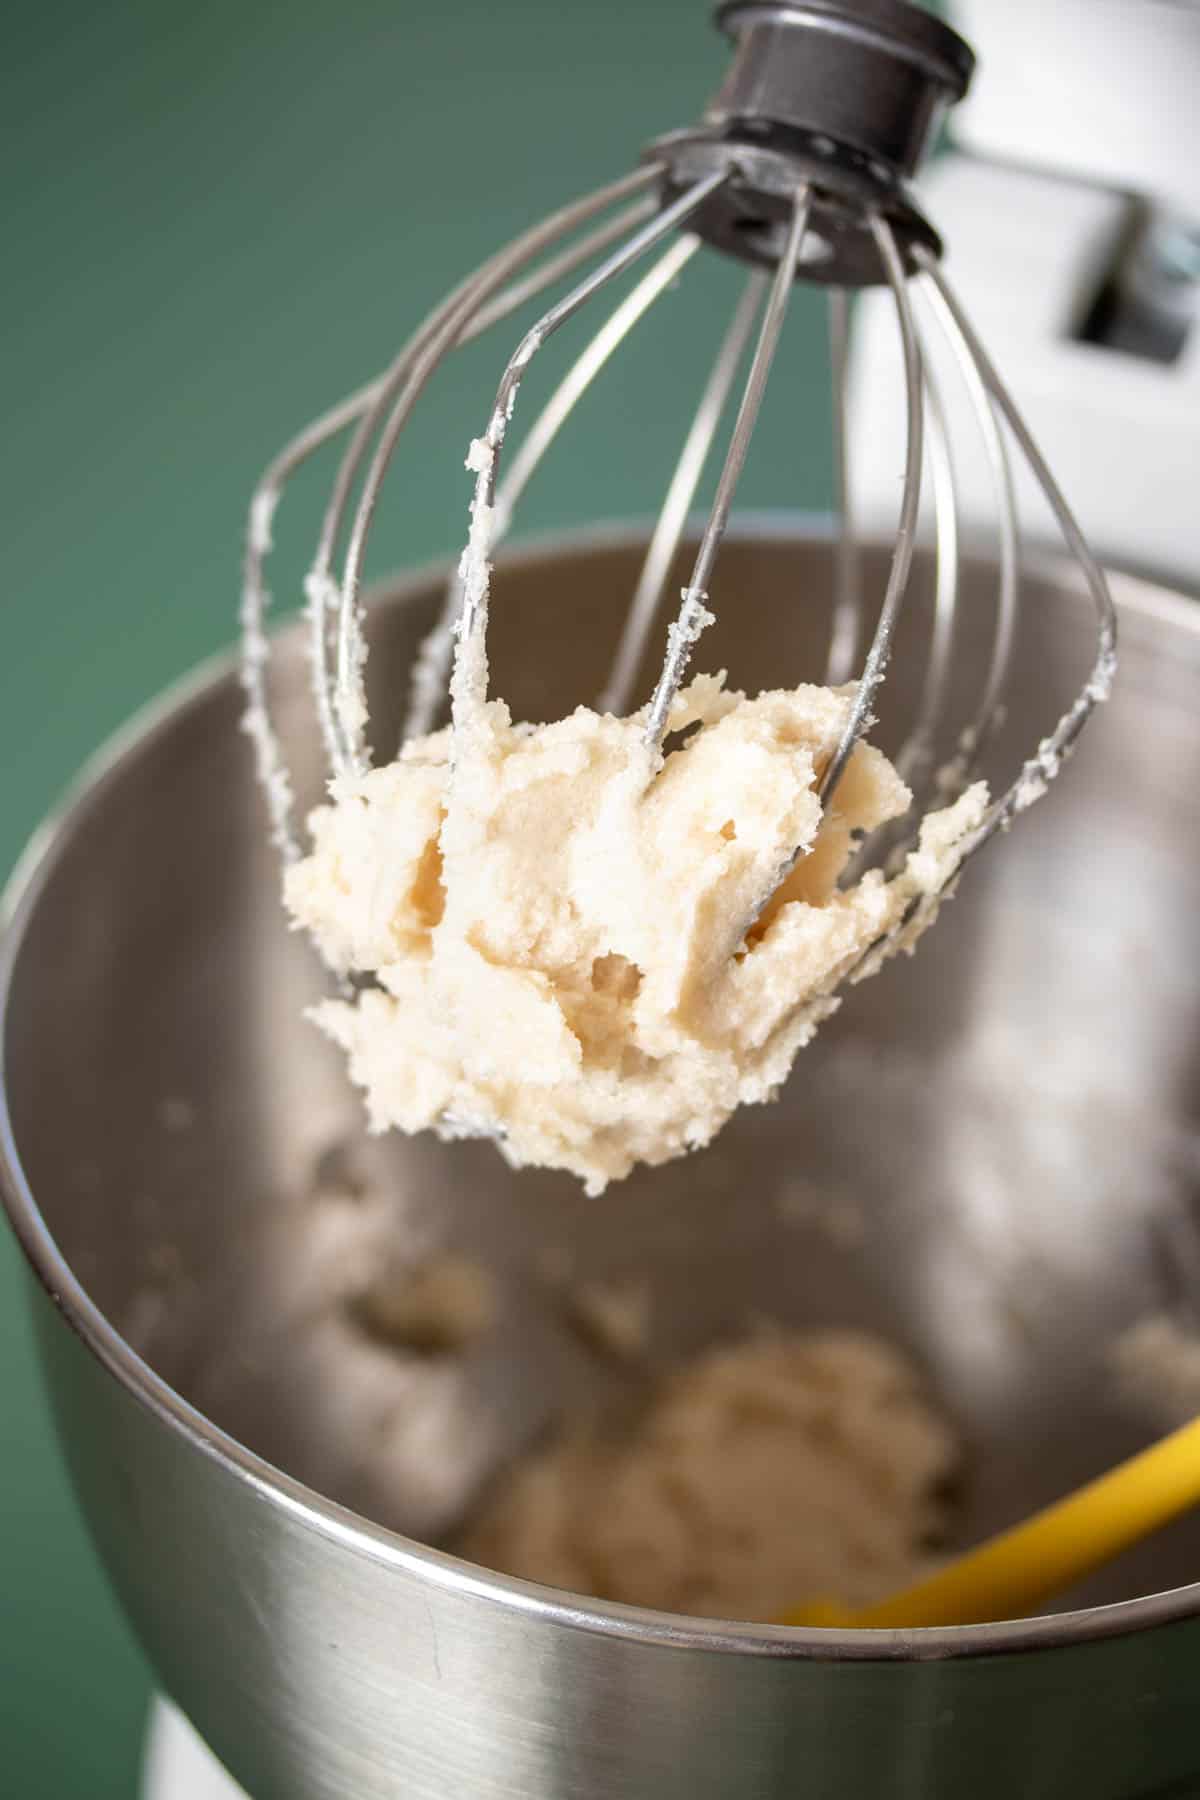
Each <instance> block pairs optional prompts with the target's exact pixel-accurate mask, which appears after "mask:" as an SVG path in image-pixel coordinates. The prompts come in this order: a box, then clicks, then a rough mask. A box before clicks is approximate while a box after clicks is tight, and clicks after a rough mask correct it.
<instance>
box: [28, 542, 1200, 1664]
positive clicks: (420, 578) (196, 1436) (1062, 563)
mask: <svg viewBox="0 0 1200 1800" xmlns="http://www.w3.org/2000/svg"><path fill="white" fill-rule="evenodd" d="M648 529H649V527H648V526H646V525H645V524H644V523H641V522H629V521H613V522H608V523H602V524H597V525H591V526H587V527H584V528H574V529H568V530H559V531H555V532H551V533H547V534H544V535H541V536H537V537H531V538H527V539H524V540H522V541H520V542H518V543H517V544H515V545H514V546H513V548H512V549H510V550H506V551H505V552H504V553H503V562H504V564H506V565H509V566H516V567H528V566H530V565H534V564H537V563H541V562H548V561H554V560H560V559H562V558H563V557H564V556H567V555H571V554H578V553H580V552H583V553H587V552H591V551H595V550H604V549H616V548H621V547H625V546H628V545H637V544H642V543H644V542H645V541H646V537H647V534H648ZM830 532H831V521H830V520H829V519H828V518H826V517H824V516H811V515H796V514H783V513H750V514H747V513H743V514H741V515H740V516H739V517H737V518H736V519H735V520H734V521H732V522H731V525H730V529H729V532H728V533H727V541H731V542H739V541H740V542H743V543H745V542H762V541H783V540H793V541H796V540H799V541H805V542H810V543H811V542H820V541H824V540H826V539H827V538H828V537H829V535H830ZM1026 567H1027V569H1028V570H1029V572H1030V573H1033V574H1040V575H1041V576H1043V577H1045V578H1049V579H1051V580H1053V581H1055V582H1056V583H1057V585H1059V586H1060V587H1061V588H1063V589H1066V590H1071V589H1073V590H1077V591H1078V592H1079V593H1080V594H1082V593H1083V592H1084V590H1083V586H1082V581H1081V578H1080V577H1079V576H1078V573H1077V571H1076V569H1075V564H1074V562H1073V561H1072V559H1071V558H1070V557H1068V556H1067V555H1065V554H1056V553H1054V552H1045V553H1039V554H1037V555H1035V556H1033V557H1030V558H1029V559H1028V561H1027V564H1026ZM451 568H452V563H451V561H450V560H448V559H438V560H436V561H432V562H429V563H426V564H424V565H422V566H421V567H420V568H418V569H415V570H412V571H406V572H402V573H400V574H399V575H397V576H395V577H392V578H389V579H386V580H383V581H381V582H379V583H377V584H375V585H374V586H373V587H372V589H371V592H370V595H369V596H368V601H369V602H374V603H387V604H393V605H395V604H403V603H405V601H407V600H410V599H411V598H413V597H414V596H415V595H417V594H419V593H422V592H426V591H428V589H429V587H430V585H431V583H432V582H433V581H435V580H437V579H439V578H440V579H442V580H445V579H446V577H447V576H448V575H449V572H450V570H451ZM1110 581H1111V583H1112V587H1113V593H1114V598H1115V599H1116V602H1117V606H1118V610H1119V612H1120V613H1121V615H1122V618H1123V620H1124V621H1127V622H1128V623H1130V624H1135V623H1136V621H1138V620H1142V621H1156V622H1158V623H1164V624H1168V625H1171V626H1175V627H1178V628H1180V629H1182V630H1183V631H1184V632H1185V633H1187V634H1189V635H1191V636H1192V637H1193V638H1195V639H1197V641H1198V642H1200V608H1197V605H1196V602H1195V601H1194V600H1191V599H1189V598H1188V597H1186V596H1185V595H1183V594H1181V593H1176V592H1173V591H1172V590H1170V589H1168V588H1165V587H1162V586H1159V585H1156V584H1154V583H1151V582H1148V581H1145V580H1142V579H1140V578H1138V577H1135V576H1129V575H1124V574H1119V573H1113V572H1111V571H1110ZM289 627H291V628H293V629H294V622H293V621H291V620H285V621H284V622H283V624H282V625H281V627H280V630H281V631H286V630H288V629H289ZM236 678H237V657H236V651H235V650H234V651H231V650H226V651H223V652H221V653H219V654H218V655H216V656H214V657H210V658H208V659H207V660H206V661H204V662H202V663H201V664H200V665H199V666H198V667H196V668H194V669H193V670H192V671H191V672H190V673H188V674H186V675H185V676H184V677H183V678H182V679H181V680H179V681H176V682H174V683H172V684H171V685H170V686H168V687H167V688H166V689H165V691H163V692H162V693H161V694H159V695H158V696H157V697H156V698H155V699H153V700H152V701H151V702H150V703H149V704H148V705H147V706H145V707H143V708H142V709H140V710H139V711H138V712H137V713H136V714H135V715H134V717H133V718H132V719H131V720H130V721H129V722H128V723H127V724H125V725H124V726H123V727H121V728H120V729H119V730H118V731H117V732H116V733H114V734H113V735H112V736H111V737H110V738H109V739H108V740H107V741H106V742H105V743H104V744H103V745H102V746H101V747H100V749H98V750H97V751H96V752H95V753H94V754H93V755H92V756H91V757H90V758H89V759H88V760H87V762H86V763H85V764H84V765H83V767H82V769H81V770H80V772H79V774H78V775H77V776H76V778H75V780H74V781H73V782H72V783H71V784H70V786H69V787H68V789H67V791H66V792H65V794H64V795H63V796H62V798H61V799H60V800H59V802H58V804H57V805H56V806H54V807H53V808H52V809H51V811H50V813H49V814H48V816H47V818H46V819H45V820H44V821H43V823H42V824H41V825H40V826H39V827H38V828H37V829H36V830H35V832H34V833H33V836H32V837H31V839H30V841H29V843H28V845H27V846H26V848H25V851H24V852H23V854H22V855H21V857H20V858H19V860H18V862H17V864H16V866H15V868H14V869H13V872H12V874H11V876H10V878H9V881H8V883H7V886H6V887H5V890H4V893H3V896H2V897H0V1198H2V1199H3V1202H4V1208H5V1211H6V1213H7V1215H8V1218H9V1221H10V1223H11V1225H12V1228H13V1231H14V1233H15V1235H16V1238H17V1242H18V1243H19V1245H20V1246H21V1249H22V1250H23V1252H24V1255H25V1257H26V1260H27V1262H28V1264H29V1267H30V1270H31V1271H32V1274H33V1276H34V1277H35V1278H36V1281H37V1283H38V1284H40V1286H41V1288H42V1289H43V1290H44V1293H45V1295H46V1296H47V1297H48V1298H49V1300H50V1302H51V1303H52V1305H53V1306H54V1307H55V1308H56V1310H57V1311H58V1313H59V1314H60V1315H61V1318H62V1321H63V1322H64V1323H65V1324H66V1325H67V1327H68V1328H69V1329H70V1330H71V1331H72V1332H73V1333H74V1334H75V1336H76V1337H77V1338H78V1339H79V1340H80V1341H81V1343H82V1344H83V1345H84V1346H85V1348H86V1349H87V1350H88V1351H89V1352H90V1353H91V1354H92V1355H93V1356H94V1357H95V1359H96V1360H97V1361H98V1362H99V1363H100V1365H101V1366H102V1368H103V1369H104V1370H105V1371H106V1372H107V1373H108V1374H109V1375H111V1376H112V1377H113V1378H114V1379H115V1380H116V1381H117V1382H118V1383H119V1384H120V1386H121V1387H122V1388H124V1390H125V1391H126V1393H127V1394H128V1395H129V1396H131V1397H132V1398H133V1399H134V1400H135V1401H136V1402H137V1403H138V1404H139V1405H140V1406H141V1407H143V1408H144V1409H145V1410H147V1411H148V1412H150V1413H151V1414H152V1415H153V1416H154V1417H155V1418H156V1419H157V1420H158V1421H159V1422H160V1423H162V1424H163V1425H165V1426H166V1427H168V1428H169V1429H170V1430H173V1431H175V1432H178V1433H179V1435H180V1436H181V1437H182V1438H183V1439H184V1440H185V1442H186V1443H187V1444H188V1445H189V1446H190V1447H191V1448H192V1449H193V1450H196V1451H198V1452H200V1453H201V1454H202V1455H205V1456H207V1457H209V1458H211V1459H213V1460H214V1461H215V1462H217V1463H218V1464H219V1465H220V1466H221V1467H222V1468H223V1469H224V1470H225V1471H226V1472H227V1473H228V1474H229V1475H231V1476H233V1477H235V1478H236V1479H238V1480H239V1481H241V1482H244V1483H246V1484H247V1485H249V1486H250V1487H251V1488H252V1489H254V1490H256V1492H257V1493H258V1495H259V1497H260V1498H261V1499H263V1500H265V1501H266V1502H268V1503H271V1504H274V1505H278V1506H280V1507H282V1508H283V1509H284V1510H285V1511H286V1512H287V1513H288V1514H290V1515H291V1516H292V1518H293V1519H294V1520H295V1521H296V1522H298V1523H300V1524H301V1525H303V1526H305V1527H307V1528H308V1529H310V1530H312V1531H314V1532H316V1533H317V1534H318V1535H320V1536H322V1537H324V1538H326V1539H328V1540H332V1541H333V1542H334V1543H336V1544H338V1545H340V1546H341V1547H343V1548H344V1549H346V1550H348V1551H350V1552H353V1553H356V1554H358V1555H362V1556H365V1557H367V1558H369V1559H370V1560H373V1561H375V1562H378V1563H381V1564H384V1565H386V1566H389V1567H392V1568H395V1569H397V1570H401V1571H404V1572H406V1573H407V1574H408V1575H410V1576H413V1577H416V1578H418V1579H421V1580H425V1581H429V1582H430V1583H432V1584H433V1585H435V1586H437V1587H439V1588H444V1589H450V1590H452V1591H455V1592H457V1593H458V1594H460V1595H463V1596H474V1597H476V1598H478V1599H481V1600H488V1601H491V1602H493V1603H494V1604H499V1605H501V1606H504V1607H507V1608H509V1609H511V1610H513V1611H516V1612H520V1613H524V1614H526V1615H533V1616H536V1617H539V1618H541V1619H543V1620H544V1621H545V1622H546V1623H547V1624H554V1625H558V1626H561V1627H566V1628H574V1629H580V1630H584V1631H588V1632H591V1633H595V1634H599V1635H602V1636H611V1637H617V1638H624V1639H630V1640H634V1641H637V1642H639V1643H647V1644H659V1645H670V1646H673V1647H676V1648H686V1649H690V1650H702V1651H709V1652H714V1653H725V1654H738V1655H754V1656H767V1657H773V1658H792V1659H801V1660H809V1661H812V1660H816V1661H839V1662H858V1661H873V1662H879V1661H895V1662H913V1661H916V1662H921V1661H932V1660H939V1661H944V1660H948V1659H959V1658H970V1657H978V1656H992V1655H999V1654H1005V1653H1011V1652H1013V1651H1021V1650H1025V1651H1028V1650H1033V1649H1043V1648H1044V1649H1050V1648H1062V1647H1065V1646H1068V1645H1073V1644H1082V1643H1088V1642H1095V1641H1097V1640H1101V1639H1104V1638H1110V1637H1116V1636H1121V1635H1124V1634H1126V1633H1130V1632H1136V1631H1143V1630H1147V1629H1149V1628H1150V1627H1153V1626H1158V1625H1165V1624H1168V1623H1170V1622H1172V1621H1176V1620H1181V1619H1185V1618H1188V1617H1190V1616H1193V1615H1195V1614H1197V1613H1200V1582H1195V1583H1190V1584H1188V1585H1187V1586H1184V1587H1177V1588H1170V1589H1165V1590H1163V1591H1161V1592H1159V1593H1155V1594H1148V1595H1142V1596H1139V1597H1138V1598H1136V1599H1132V1600H1122V1601H1118V1602H1114V1603H1112V1604H1109V1605H1105V1606H1095V1607H1086V1608H1078V1609H1076V1610H1074V1611H1071V1612H1066V1613H1055V1614H1052V1615H1050V1616H1048V1617H1039V1618H1029V1619H1013V1620H1004V1621H996V1622H991V1623H987V1624H979V1625H955V1626H936V1627H921V1628H900V1629H887V1630H880V1629H871V1630H856V1631H844V1630H838V1629H825V1628H816V1627H797V1626H784V1625H766V1624H754V1623H750V1622H745V1621H736V1620H734V1621H730V1620H717V1619H706V1618H694V1617H690V1616H689V1617H684V1616H682V1615H678V1614H673V1613H667V1612H659V1611H654V1610H651V1609H648V1608H644V1607H635V1606H627V1605H624V1604H621V1603H619V1602H615V1601H603V1600H596V1599H591V1598H588V1597H586V1596H582V1595H577V1594H573V1593H570V1592H568V1591H566V1590H564V1589H559V1588H550V1587H545V1586H542V1585H540V1584H538V1583H536V1582H531V1581H525V1580H522V1579H520V1578H518V1577H516V1576H510V1575H502V1574H497V1573H493V1572H491V1571H489V1570H486V1569H483V1568H482V1567H480V1566H478V1565H476V1564H473V1563H470V1562H467V1561H466V1560H465V1559H464V1558H462V1557H458V1556H454V1555H452V1554H451V1553H449V1552H448V1551H444V1550H437V1549H434V1548H432V1547H431V1546H429V1545H425V1544H422V1543H420V1542H418V1541H417V1540H415V1539H412V1538H408V1537H405V1536H404V1535H403V1534H402V1533H400V1532H396V1531H392V1530H389V1529H388V1528H387V1527H385V1526H382V1525H377V1524H374V1523H373V1522H372V1521H371V1520H369V1519H365V1518H363V1517H361V1516H360V1515H359V1514H357V1513H354V1512H352V1511H351V1510H350V1509H349V1508H347V1507H344V1506H342V1505H340V1504H338V1503H337V1502H336V1501H333V1500H329V1499H327V1498H325V1496H323V1495H322V1494H320V1493H318V1492H317V1491H316V1490H315V1489H313V1488H310V1487H308V1486H307V1485H306V1484H305V1483H303V1482H301V1481H298V1480H297V1479H296V1478H295V1477H293V1476H291V1475H288V1474H287V1473H286V1472H285V1471H283V1470H281V1469H277V1468H275V1467H274V1466H273V1465H272V1464H271V1463H269V1462H268V1461H267V1460H266V1459H265V1458H263V1457H260V1456H258V1455H257V1454H256V1453H255V1452H254V1451H252V1450H249V1449H248V1448H247V1447H246V1446H245V1445H243V1444H241V1443H240V1442H239V1441H238V1440H237V1439H236V1438H234V1437H233V1436H231V1435H230V1434H229V1433H228V1432H226V1431H224V1430H222V1429H221V1427H219V1426H218V1425H216V1424H214V1423H213V1421H212V1420H210V1419H208V1418H207V1417H206V1416H205V1415H204V1414H203V1413H202V1412H200V1411H199V1410H198V1409H197V1408H196V1407H194V1406H192V1405H191V1404H190V1403H189V1402H188V1401H187V1400H185V1399H184V1398H183V1397H182V1395H180V1394H179V1393H177V1392H176V1391H175V1389H174V1388H172V1387H171V1386H170V1384H169V1383H168V1382H167V1381H165V1380H164V1379H163V1378H162V1377H161V1376H159V1375H157V1374H156V1373H155V1371H154V1370H153V1369H152V1368H151V1367H150V1366H149V1364H147V1363H146V1362H144V1361H143V1359H142V1358H141V1357H140V1356H139V1355H138V1354H137V1352H136V1351H135V1350H134V1349H133V1348H132V1346H131V1345H130V1344H129V1343H127V1342H126V1340H125V1339H124V1338H123V1337H122V1336H121V1335H120V1333H119V1332H118V1331H117V1329H116V1327H115V1326H114V1325H113V1324H112V1323H111V1322H110V1321H109V1320H108V1319H107V1318H106V1317H105V1315H104V1314H103V1313H102V1311H101V1310H100V1308H99V1307H98V1306H97V1305H96V1304H95V1303H94V1302H93V1301H92V1300H91V1298H90V1297H89V1295H88V1294H87V1292H86V1291H85V1289H84V1288H83V1286H82V1284H81V1283H80V1281H79V1280H78V1278H77V1277H76V1275H75V1274H74V1272H73V1271H72V1269H71V1267H70V1265H69V1264H68V1262H67V1260H66V1258H65V1256H64V1255H63V1254H62V1252H61V1251H60V1250H59V1248H58V1245H57V1244H56V1242H55V1240H54V1238H53V1236H52V1234H51V1231H50V1228H49V1226H48V1224H47V1222H46V1220H45V1219H44V1218H43V1216H42V1213H41V1211H40V1209H39V1207H38V1204H37V1201H36V1199H35V1198H34V1195H33V1191H32V1188H31V1186H30V1183H29V1182H28V1180H27V1179H26V1176H25V1172H24V1170H23V1168H22V1165H21V1158H20V1153H19V1150H18V1147H17V1144H16V1139H15V1132H14V1128H13V1123H12V1119H11V1116H10V1110H9V1100H8V1085H7V1078H6V1069H7V1030H6V1027H7V1020H8V1003H9V997H10V992H11V987H12V979H13V975H14V972H15V970H16V967H17V963H18V961H19V958H20V954H21V948H22V944H23V940H24V937H25V933H26V930H27V928H28V926H29V923H30V921H31V919H32V918H33V916H34V913H35V911H36V908H37V905H38V900H39V897H40V895H41V892H42V890H43V889H44V887H45V885H46V883H47V882H48V880H49V878H50V876H51V875H52V873H53V870H54V868H55V866H56V864H57V862H58V860H59V857H60V856H61V854H62V853H63V851H64V848H65V846H66V844H67V843H68V841H69V839H70V837H71V835H72V832H73V828H74V827H75V825H76V824H77V823H78V821H80V820H81V819H82V818H83V817H84V816H86V814H87V812H88V811H89V810H90V808H91V806H93V805H94V804H96V803H97V802H98V801H99V799H100V798H101V796H102V795H103V794H104V792H105V790H106V789H107V788H108V787H109V785H110V784H111V783H113V782H115V781H116V780H117V779H119V777H120V775H121V772H122V770H123V769H124V767H125V766H126V765H127V763H128V762H129V761H130V760H131V759H132V758H133V757H134V756H136V755H138V754H140V753H141V751H142V750H143V749H144V748H146V747H147V746H148V745H150V744H151V743H152V742H154V741H155V739H157V738H158V737H159V736H161V735H162V734H164V733H165V732H166V731H167V730H169V729H170V727H171V725H172V722H173V721H174V720H175V718H176V717H177V716H178V715H179V714H180V713H181V712H183V711H186V710H189V709H190V708H191V707H193V706H196V705H198V704H199V703H201V702H202V701H203V700H205V699H207V697H208V696H209V695H210V694H211V693H212V691H213V690H214V689H216V688H217V687H219V686H221V685H222V684H224V683H227V682H229V681H231V680H236ZM249 772H250V763H249V759H247V773H248V774H249Z"/></svg>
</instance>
